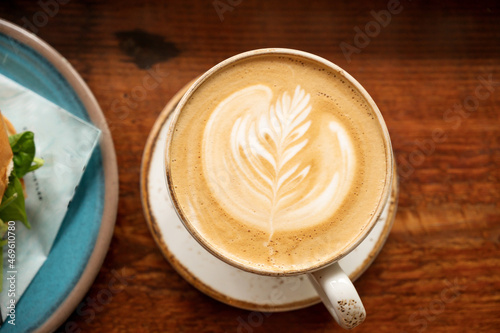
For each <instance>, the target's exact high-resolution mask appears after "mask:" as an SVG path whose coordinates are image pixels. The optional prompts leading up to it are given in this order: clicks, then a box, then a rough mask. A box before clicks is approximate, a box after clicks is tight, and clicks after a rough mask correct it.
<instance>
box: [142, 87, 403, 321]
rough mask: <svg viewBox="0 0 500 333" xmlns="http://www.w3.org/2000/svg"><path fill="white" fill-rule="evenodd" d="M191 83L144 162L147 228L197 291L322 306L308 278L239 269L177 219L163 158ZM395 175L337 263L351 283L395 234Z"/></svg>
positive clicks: (244, 301) (158, 129)
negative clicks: (378, 209)
mask: <svg viewBox="0 0 500 333" xmlns="http://www.w3.org/2000/svg"><path fill="white" fill-rule="evenodd" d="M190 85H191V83H189V84H187V85H186V86H185V87H184V88H183V89H181V90H180V91H179V92H178V93H177V94H176V95H175V96H174V97H173V98H172V99H171V100H170V102H169V103H168V104H167V105H166V106H165V108H164V109H163V111H162V112H161V114H160V115H159V117H158V119H157V120H156V123H155V124H154V126H153V129H152V130H151V133H150V134H149V137H148V140H147V143H146V147H145V150H144V155H143V158H142V166H141V200H142V206H143V210H144V215H145V217H146V220H147V223H148V226H149V229H150V231H151V233H152V234H153V238H154V239H155V241H156V243H157V244H158V246H159V247H160V249H161V251H162V253H163V255H164V256H165V258H166V259H167V260H168V261H169V262H170V264H171V265H172V266H173V267H174V269H175V270H176V271H177V272H178V273H179V274H180V275H181V276H182V277H183V278H184V279H186V280H187V281H188V282H189V283H190V284H192V285H193V286H194V287H196V288H197V289H198V290H200V291H201V292H203V293H205V294H207V295H208V296H210V297H212V298H214V299H217V300H219V301H221V302H224V303H226V304H229V305H232V306H235V307H238V308H242V309H246V310H252V311H266V312H278V311H288V310H294V309H300V308H304V307H307V306H310V305H313V304H316V303H319V302H320V299H319V296H318V294H317V293H316V291H315V290H314V287H313V286H312V284H311V283H310V282H309V279H308V278H307V276H305V275H298V276H291V277H272V276H262V275H257V274H253V273H249V272H245V271H242V270H240V269H237V268H235V267H233V266H231V265H229V264H226V263H225V262H223V261H221V260H220V259H218V258H216V257H214V256H213V255H212V254H210V253H209V252H208V251H207V250H205V249H204V248H203V247H202V246H201V245H200V244H199V243H198V242H197V241H196V240H195V239H194V238H193V237H192V236H191V234H190V233H189V232H188V231H187V230H186V228H185V227H184V225H183V224H182V222H181V221H180V219H179V218H178V216H177V214H176V212H175V210H174V207H173V205H172V203H171V201H170V197H169V195H168V189H167V186H166V182H165V175H164V163H163V158H164V150H165V142H166V136H167V131H168V127H169V123H170V117H169V115H170V114H171V113H172V111H173V110H174V109H175V107H176V105H177V103H178V102H179V100H180V99H181V97H182V95H183V94H184V93H185V92H186V90H187V89H188V88H189V86H190ZM394 175H395V176H394V179H393V186H392V193H391V198H390V200H388V203H387V205H386V207H385V208H384V210H383V212H382V215H381V216H380V218H379V220H378V221H377V223H376V224H375V226H374V227H373V229H372V230H371V232H370V233H369V234H368V235H367V236H366V238H365V240H364V241H363V242H362V243H361V244H360V245H359V246H358V247H357V248H356V249H354V251H352V252H351V253H349V254H348V255H347V256H345V257H344V258H342V259H341V260H340V261H339V263H340V266H341V267H342V268H343V269H344V271H345V272H346V274H347V275H349V277H350V278H351V280H352V281H354V280H356V279H357V278H359V277H360V276H361V275H362V274H363V272H364V271H365V270H366V269H367V268H368V267H369V266H370V265H371V264H372V262H373V261H374V260H375V258H376V257H377V255H378V253H379V252H380V250H381V249H382V247H383V245H384V243H385V240H386V239H387V237H388V235H389V232H390V230H391V227H392V224H393V222H394V217H395V215H396V208H397V198H398V191H399V188H398V181H397V178H396V177H397V176H396V172H394Z"/></svg>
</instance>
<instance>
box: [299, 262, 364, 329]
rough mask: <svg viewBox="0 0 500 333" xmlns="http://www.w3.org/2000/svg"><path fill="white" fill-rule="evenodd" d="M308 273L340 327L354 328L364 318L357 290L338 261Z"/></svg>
mask: <svg viewBox="0 0 500 333" xmlns="http://www.w3.org/2000/svg"><path fill="white" fill-rule="evenodd" d="M308 275H309V279H310V280H311V282H312V284H313V286H314V288H315V289H316V291H317V292H318V294H319V296H320V297H321V300H322V301H323V303H324V304H325V306H326V308H327V309H328V311H330V314H331V315H332V316H333V318H334V319H335V321H337V323H338V324H339V325H340V326H341V327H342V328H345V329H351V328H354V327H356V326H358V325H359V324H361V323H362V322H363V321H364V320H365V318H366V312H365V308H364V306H363V303H362V302H361V299H360V298H359V295H358V292H357V291H356V288H354V285H353V284H352V282H351V280H350V279H349V277H348V276H347V274H346V273H344V271H343V270H342V268H340V266H339V264H338V263H334V264H332V265H329V266H327V267H325V268H322V269H320V270H318V271H315V272H312V273H309V274H308Z"/></svg>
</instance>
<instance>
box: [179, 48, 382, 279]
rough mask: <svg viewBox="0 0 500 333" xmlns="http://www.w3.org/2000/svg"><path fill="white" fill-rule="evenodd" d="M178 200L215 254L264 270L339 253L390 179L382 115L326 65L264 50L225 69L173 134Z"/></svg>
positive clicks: (193, 101) (287, 268)
mask: <svg viewBox="0 0 500 333" xmlns="http://www.w3.org/2000/svg"><path fill="white" fill-rule="evenodd" d="M170 150H171V155H170V157H171V159H170V163H169V165H170V177H171V183H172V184H173V194H174V196H175V198H176V200H177V202H178V205H179V207H180V209H181V210H182V212H183V215H184V216H185V217H186V218H187V219H188V220H189V222H190V223H191V224H192V225H193V227H194V228H195V230H196V233H197V235H198V236H199V238H200V239H201V240H202V242H203V243H204V244H205V245H206V246H207V244H208V248H209V249H211V250H213V251H215V252H219V253H221V254H223V255H224V256H226V257H227V258H229V259H230V260H232V261H234V262H236V263H237V264H239V265H243V266H247V267H251V268H252V269H255V270H258V271H267V272H291V271H295V270H300V269H304V268H307V267H311V266H314V265H316V264H317V263H321V262H324V261H328V260H329V259H331V258H333V257H336V256H338V255H340V254H342V251H343V250H344V249H345V248H346V247H348V246H349V245H350V244H351V243H352V242H353V241H354V240H355V239H356V237H357V236H358V235H359V234H360V233H362V232H363V230H364V229H365V228H366V227H367V224H368V222H369V221H370V219H371V217H372V216H373V214H374V212H375V210H376V209H377V206H378V205H379V201H380V197H381V195H382V191H383V189H384V184H385V183H386V181H387V180H386V169H387V155H386V154H387V147H385V144H384V139H383V131H382V129H381V128H380V124H379V122H378V119H377V117H376V116H375V114H374V111H373V110H372V108H371V107H370V105H369V104H368V103H367V101H366V100H365V99H364V97H363V96H362V94H361V93H360V92H359V91H358V90H357V89H356V87H354V86H353V85H352V84H351V83H350V82H349V81H347V79H346V78H345V77H344V76H343V75H342V73H339V72H337V71H334V70H332V69H330V68H329V67H327V66H326V65H323V64H321V63H319V62H315V61H312V60H309V59H305V58H302V57H299V56H289V55H279V54H273V55H270V54H267V55H260V56H254V57H252V58H249V59H243V60H240V61H238V62H237V63H232V64H231V65H229V66H226V67H225V68H223V69H222V70H220V71H218V72H217V73H216V74H214V75H212V76H211V77H210V78H208V79H207V80H206V81H204V82H203V83H202V84H201V85H200V86H198V88H197V89H196V91H195V93H194V94H192V95H191V96H190V98H189V100H188V101H187V102H186V104H185V106H184V107H183V109H182V111H181V112H180V114H179V117H178V119H177V122H176V124H175V126H174V127H173V136H172V144H171V147H170Z"/></svg>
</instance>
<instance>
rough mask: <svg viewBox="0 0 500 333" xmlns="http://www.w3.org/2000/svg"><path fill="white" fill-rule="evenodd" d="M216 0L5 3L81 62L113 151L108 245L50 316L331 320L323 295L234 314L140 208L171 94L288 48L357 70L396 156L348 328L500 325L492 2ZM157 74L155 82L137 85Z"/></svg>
mask: <svg viewBox="0 0 500 333" xmlns="http://www.w3.org/2000/svg"><path fill="white" fill-rule="evenodd" d="M63 3H65V4H63ZM215 3H216V5H217V8H218V9H216V8H215V6H214V2H213V0H203V1H195V0H189V1H187V0H186V1H147V2H142V1H120V2H113V3H112V2H111V1H110V2H108V3H102V2H100V1H89V2H79V1H67V0H65V1H62V0H59V1H57V2H56V0H42V1H41V2H38V3H37V2H34V1H8V2H3V1H2V2H1V3H0V15H1V16H2V17H3V18H5V19H8V20H10V21H12V22H14V23H16V24H19V25H24V26H26V27H27V28H28V29H30V30H32V31H33V32H36V34H37V35H38V36H40V37H41V38H42V39H44V40H45V41H47V42H48V43H49V44H51V45H52V46H53V47H54V48H55V49H57V50H58V51H59V52H60V53H61V54H62V55H63V56H65V57H66V58H67V59H68V60H69V62H70V63H71V64H72V65H73V66H74V67H75V68H76V69H77V71H78V72H79V73H80V74H81V75H82V77H83V78H84V79H85V81H86V82H87V83H88V85H89V86H90V88H91V90H92V91H93V92H94V94H95V96H96V98H97V100H98V101H99V103H100V105H101V107H102V108H103V110H104V113H105V115H106V117H107V120H108V122H109V124H110V126H111V128H112V134H113V139H114V142H115V147H116V150H117V154H118V164H119V170H120V171H119V177H120V204H119V210H118V217H117V220H116V228H115V232H114V236H113V239H112V242H111V247H110V249H109V253H108V255H107V257H106V260H105V262H104V265H103V267H102V269H101V271H100V273H99V275H98V276H97V279H96V280H95V283H94V284H93V286H92V288H91V289H90V290H89V292H88V294H87V295H86V297H85V299H84V300H83V301H84V302H86V303H85V304H84V305H85V308H84V310H87V312H86V313H85V314H84V315H82V314H81V312H82V311H80V314H78V313H77V312H74V313H73V315H72V316H71V317H70V318H68V321H67V322H66V323H65V324H63V325H62V326H61V327H60V328H59V330H58V331H59V332H80V331H81V332H160V331H161V332H166V331H168V332H331V331H340V328H339V327H338V326H337V325H336V324H335V323H334V321H333V320H332V319H331V318H330V316H329V314H328V312H327V311H326V310H325V308H324V307H323V306H322V305H316V306H312V307H310V308H306V309H303V310H297V311H292V312H286V313H276V314H272V315H270V316H267V315H266V316H262V318H264V319H263V320H262V322H255V321H254V322H253V323H254V324H255V325H254V324H252V325H249V326H242V324H241V322H246V323H249V321H248V319H249V315H250V314H251V313H250V312H249V311H244V310H240V309H236V308H232V307H230V306H227V305H225V304H222V303H219V302H218V301H215V300H212V299H211V298H209V297H207V296H205V295H204V294H202V293H201V292H199V291H198V290H196V289H195V288H193V287H192V286H191V285H189V284H188V283H187V282H186V281H184V280H183V279H182V278H181V277H180V276H179V275H178V274H177V273H176V272H175V271H174V270H173V268H172V267H171V266H170V265H169V264H168V262H167V261H166V260H165V259H164V258H163V256H162V254H161V252H160V250H159V249H158V248H157V246H156V244H155V243H154V241H153V238H152V236H151V234H150V232H149V230H148V228H147V226H146V222H145V218H144V216H143V212H142V207H141V201H140V193H139V173H140V163H141V156H142V151H143V148H144V144H145V142H146V139H147V136H148V133H149V131H150V130H151V128H152V126H153V124H154V122H155V119H156V117H157V116H158V114H159V113H160V111H161V110H162V108H163V107H164V105H165V104H166V103H167V102H168V100H169V99H170V98H171V97H172V96H173V95H174V94H175V93H176V92H177V91H178V90H179V89H180V88H181V87H182V86H183V85H185V84H186V83H187V82H189V81H190V80H191V79H193V78H194V77H196V76H197V75H199V74H201V73H202V72H204V71H205V70H207V69H208V68H210V67H211V66H213V65H215V64H216V63H218V62H220V61H221V60H223V59H225V58H228V57H229V56H232V55H234V54H236V53H240V52H243V51H247V50H250V49H256V48H262V47H288V48H295V49H301V50H305V51H308V52H311V53H315V54H318V55H320V56H322V57H324V58H327V59H329V60H331V61H333V62H335V63H337V64H338V65H340V66H341V67H343V68H344V69H346V70H347V71H348V72H349V73H350V74H352V75H353V76H354V77H355V78H356V79H358V80H359V81H360V83H361V84H362V85H364V87H365V88H366V89H367V90H368V92H369V93H370V94H371V95H372V97H373V99H374V100H375V101H376V103H377V104H378V106H379V108H380V110H381V111H382V113H383V115H384V117H385V120H386V122H387V125H388V127H389V131H390V134H391V137H392V142H393V147H394V151H395V154H396V159H397V161H398V164H399V167H400V180H401V193H400V197H399V210H398V214H397V217H396V221H395V224H394V227H393V229H392V232H391V234H390V237H389V239H388V241H387V243H386V245H385V247H384V249H383V250H382V252H381V253H380V255H379V257H378V258H377V259H376V261H375V262H374V264H373V265H372V266H371V267H370V268H369V269H368V270H367V271H366V273H365V274H364V275H363V276H362V277H361V278H360V279H359V280H358V281H357V282H356V283H355V284H356V286H357V288H358V291H359V293H360V295H361V297H362V299H363V302H364V305H365V307H366V310H367V313H368V315H367V320H366V322H365V323H364V324H363V325H362V326H360V327H359V328H357V329H356V331H358V332H424V331H428V332H445V331H446V332H448V331H450V332H499V331H500V204H499V201H500V121H499V109H500V3H498V2H495V1H491V2H486V1H484V2H483V1H469V2H464V4H461V5H456V4H452V3H451V2H450V3H446V2H439V3H431V2H427V1H425V2H424V1H419V0H413V1H410V0H402V2H401V3H400V4H399V5H398V3H395V2H393V0H383V1H382V0H381V1H364V2H363V3H355V2H351V3H340V2H336V1H326V0H325V1H299V0H294V1H250V0H219V1H216V2H215ZM388 8H389V9H388ZM384 10H385V12H381V11H384ZM376 17H377V19H378V21H377V20H376ZM375 22H380V23H375ZM148 68H149V69H148ZM151 76H154V78H155V79H156V81H157V82H158V84H157V85H151V84H150V85H147V86H146V85H145V80H147V81H148V82H152V81H151V80H150V79H148V77H151ZM116 274H120V275H122V276H125V278H124V279H125V280H124V282H123V288H120V289H119V292H117V293H116V294H114V295H113V298H112V299H111V300H110V301H109V302H108V303H107V304H100V303H99V302H96V299H97V296H98V293H99V291H100V290H103V289H106V288H108V284H109V282H110V281H112V280H113V279H114V276H115V275H116ZM92 304H93V305H92ZM90 310H92V311H90Z"/></svg>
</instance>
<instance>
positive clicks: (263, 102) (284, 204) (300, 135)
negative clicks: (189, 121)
mask: <svg viewBox="0 0 500 333" xmlns="http://www.w3.org/2000/svg"><path fill="white" fill-rule="evenodd" d="M310 99H311V95H310V94H309V93H307V92H306V91H304V89H302V88H301V87H300V86H299V85H298V86H297V87H296V88H295V91H292V92H291V93H289V92H284V93H282V94H281V95H279V96H274V94H273V91H272V89H271V88H270V87H268V86H266V85H262V84H259V85H253V86H250V87H247V88H244V89H242V90H240V91H236V92H234V93H233V94H231V95H230V96H228V97H227V98H226V99H224V100H223V101H222V102H221V103H219V105H218V106H217V107H216V108H215V109H214V111H213V113H212V115H211V116H210V118H209V120H208V122H207V125H206V127H205V131H204V135H203V143H204V144H203V155H202V156H203V160H202V165H203V171H204V173H205V174H206V175H207V179H208V180H209V182H210V184H209V186H210V189H211V191H212V195H213V196H214V197H215V198H216V199H217V200H218V202H220V204H221V205H222V206H223V207H224V209H225V210H226V211H227V212H229V213H230V214H231V215H232V216H233V217H234V218H235V219H237V220H239V221H243V222H245V223H248V224H250V225H252V226H254V227H257V228H259V229H261V230H263V231H265V232H267V233H268V234H269V239H271V238H272V236H273V234H274V231H275V230H293V229H298V228H304V226H305V225H306V224H307V226H314V225H315V224H318V223H321V222H323V221H324V220H325V218H328V217H329V216H331V215H332V213H333V212H334V211H335V210H336V209H338V206H339V205H340V204H341V203H342V201H343V199H344V198H345V196H346V195H347V193H348V189H349V188H350V184H351V182H352V179H353V174H354V170H355V163H356V159H355V155H354V148H353V145H352V142H351V140H350V138H349V136H348V134H347V132H346V130H345V129H344V128H343V126H342V124H340V123H338V122H335V121H330V122H328V123H325V124H321V125H322V126H324V127H325V130H324V133H323V134H322V137H321V140H320V141H319V140H318V138H317V133H315V132H313V131H311V130H310V127H311V122H312V121H313V120H312V119H311V118H310V117H309V115H310V113H311V111H312V106H311V104H310ZM221 163H222V164H221ZM221 165H222V167H223V168H224V169H225V172H227V174H229V175H231V177H232V178H235V179H237V180H238V182H235V183H227V184H226V183H225V184H223V186H221V185H220V184H218V181H220V179H219V178H220V177H219V175H220V174H221V172H220V171H221V170H220V169H219V167H220V166H221ZM323 165H328V167H327V168H325V167H322V166H323Z"/></svg>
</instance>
